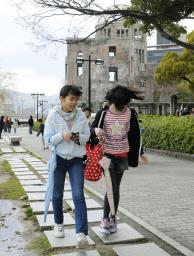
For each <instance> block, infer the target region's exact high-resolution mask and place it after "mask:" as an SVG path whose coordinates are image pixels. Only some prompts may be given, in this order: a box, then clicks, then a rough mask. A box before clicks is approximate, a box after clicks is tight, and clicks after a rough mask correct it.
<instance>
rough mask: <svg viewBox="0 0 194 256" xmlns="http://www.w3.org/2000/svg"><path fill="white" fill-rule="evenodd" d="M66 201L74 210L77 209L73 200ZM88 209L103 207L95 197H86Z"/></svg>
mask: <svg viewBox="0 0 194 256" xmlns="http://www.w3.org/2000/svg"><path fill="white" fill-rule="evenodd" d="M66 203H67V204H68V205H69V206H70V207H71V209H72V210H74V209H75V207H74V203H73V200H66ZM86 206H87V209H97V208H102V206H101V205H100V204H99V203H97V202H96V201H95V200H94V199H90V198H88V199H87V198H86Z"/></svg>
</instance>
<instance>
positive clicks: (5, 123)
mask: <svg viewBox="0 0 194 256" xmlns="http://www.w3.org/2000/svg"><path fill="white" fill-rule="evenodd" d="M7 129H8V116H6V117H5V119H4V131H5V132H7Z"/></svg>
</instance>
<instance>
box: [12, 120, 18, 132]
mask: <svg viewBox="0 0 194 256" xmlns="http://www.w3.org/2000/svg"><path fill="white" fill-rule="evenodd" d="M17 128H18V122H17V119H16V118H15V119H14V121H13V130H14V133H16V130H17Z"/></svg>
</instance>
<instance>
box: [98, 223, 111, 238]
mask: <svg viewBox="0 0 194 256" xmlns="http://www.w3.org/2000/svg"><path fill="white" fill-rule="evenodd" d="M99 231H100V233H102V234H104V235H110V222H109V220H108V219H102V220H101V223H100V227H99Z"/></svg>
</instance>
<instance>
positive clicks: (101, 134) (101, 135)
mask: <svg viewBox="0 0 194 256" xmlns="http://www.w3.org/2000/svg"><path fill="white" fill-rule="evenodd" d="M95 134H96V136H97V138H98V139H99V141H100V142H101V143H103V142H104V131H103V130H102V129H101V128H95Z"/></svg>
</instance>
